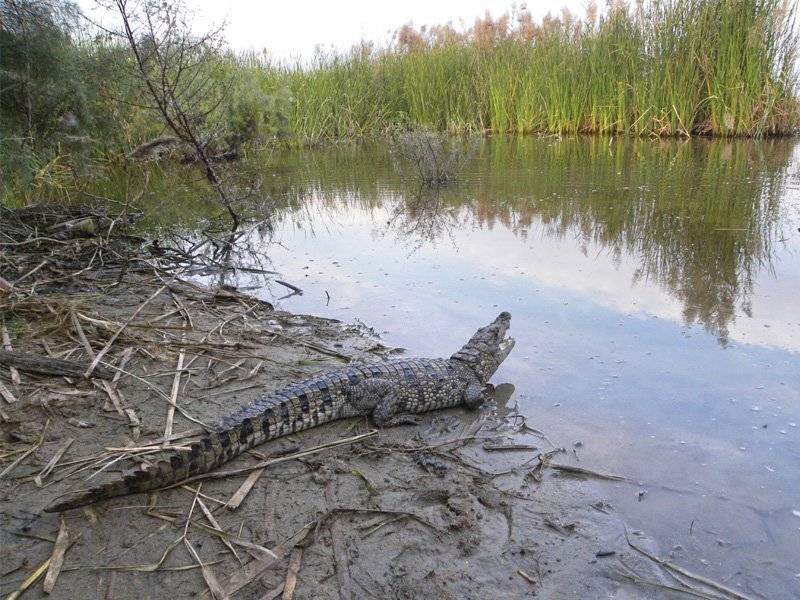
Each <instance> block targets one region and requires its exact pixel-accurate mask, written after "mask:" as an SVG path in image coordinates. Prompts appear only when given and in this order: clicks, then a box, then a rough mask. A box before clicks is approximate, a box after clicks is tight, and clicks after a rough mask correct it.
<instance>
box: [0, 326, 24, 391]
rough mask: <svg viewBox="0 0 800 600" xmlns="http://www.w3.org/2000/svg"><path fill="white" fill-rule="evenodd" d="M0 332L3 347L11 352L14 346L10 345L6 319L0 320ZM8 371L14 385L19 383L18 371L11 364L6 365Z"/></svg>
mask: <svg viewBox="0 0 800 600" xmlns="http://www.w3.org/2000/svg"><path fill="white" fill-rule="evenodd" d="M0 333H2V337H3V349H4V350H7V351H8V352H11V351H13V350H14V348H12V347H11V336H9V335H8V328H6V320H5V319H3V320H2V321H0ZM8 372H9V373H10V374H11V383H13V384H14V385H19V384H20V378H19V371H17V368H16V367H14V366H13V365H12V366H10V367H8Z"/></svg>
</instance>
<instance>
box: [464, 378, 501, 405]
mask: <svg viewBox="0 0 800 600" xmlns="http://www.w3.org/2000/svg"><path fill="white" fill-rule="evenodd" d="M493 393H494V386H493V385H492V384H491V383H487V384H486V385H481V384H480V383H470V384H469V385H468V386H467V389H466V390H464V404H466V405H467V408H478V407H479V406H480V405H481V404H483V403H484V402H486V401H488V400H489V399H491V397H492V394H493Z"/></svg>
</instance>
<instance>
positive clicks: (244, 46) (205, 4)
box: [78, 0, 588, 60]
mask: <svg viewBox="0 0 800 600" xmlns="http://www.w3.org/2000/svg"><path fill="white" fill-rule="evenodd" d="M587 2H588V0H534V1H533V2H529V3H528V4H527V8H528V10H529V11H530V12H531V14H532V15H533V16H534V17H535V18H541V17H542V16H544V15H545V14H547V13H548V12H552V13H559V12H560V11H561V9H562V7H567V8H569V9H570V11H572V12H573V13H578V14H583V13H584V11H585V7H586V4H587ZM78 4H79V5H80V7H81V8H82V9H83V10H84V12H86V13H87V14H89V15H93V16H94V17H95V18H98V13H97V9H96V8H95V1H94V0H78ZM186 4H187V6H188V7H190V8H191V9H192V10H193V11H195V12H196V16H195V19H194V22H195V23H196V31H205V30H210V29H212V28H213V26H214V25H219V24H220V23H221V22H223V21H224V22H226V23H227V27H226V30H225V37H226V38H227V40H228V43H229V44H230V46H231V47H232V48H233V49H235V50H255V51H261V50H262V49H266V50H267V51H268V52H269V54H270V55H271V56H273V57H274V58H276V59H280V60H288V59H293V58H309V57H310V56H311V55H312V54H313V53H314V49H315V48H316V47H317V46H321V47H322V48H323V49H331V48H334V49H338V50H346V49H348V48H350V47H351V46H353V45H355V44H358V43H359V42H360V41H361V40H366V41H372V42H377V43H378V44H384V45H385V44H386V43H388V42H389V41H390V39H391V35H392V33H393V32H394V31H396V30H397V29H398V28H399V27H400V26H402V25H403V24H405V23H409V22H413V24H414V25H416V26H420V25H439V24H445V23H447V22H452V24H453V25H454V26H455V27H456V28H460V27H459V25H466V26H469V25H471V24H472V23H473V22H474V20H475V18H476V17H478V16H483V15H484V14H485V13H486V11H487V10H488V11H489V12H490V13H491V14H492V15H493V16H495V17H497V16H500V15H502V14H503V13H504V12H509V11H510V10H511V8H512V2H511V1H510V0H509V1H499V2H498V1H496V0H495V1H493V0H401V1H400V2H380V1H376V0H340V1H338V2H332V1H330V0H327V1H319V0H303V1H300V2H298V1H288V2H287V1H285V0H284V1H281V2H270V1H265V0H229V1H228V2H224V1H220V0H186ZM517 6H520V4H519V3H518V4H517Z"/></svg>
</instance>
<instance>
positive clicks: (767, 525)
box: [257, 138, 800, 598]
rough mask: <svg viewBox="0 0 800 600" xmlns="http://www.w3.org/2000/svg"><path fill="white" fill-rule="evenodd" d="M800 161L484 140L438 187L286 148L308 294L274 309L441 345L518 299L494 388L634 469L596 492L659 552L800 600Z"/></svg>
mask: <svg viewBox="0 0 800 600" xmlns="http://www.w3.org/2000/svg"><path fill="white" fill-rule="evenodd" d="M799 164H800V146H797V147H796V146H795V143H794V142H793V141H774V142H719V141H718V142H709V141H693V142H675V141H671V142H651V141H646V140H640V141H637V140H634V141H624V142H621V141H619V140H613V141H609V140H608V139H592V140H554V139H547V140H540V139H531V138H525V139H519V140H489V141H487V142H485V143H483V144H482V145H481V146H480V147H479V148H478V149H477V154H476V155H475V157H474V159H473V160H472V161H471V162H470V163H469V164H468V166H467V167H466V170H465V173H464V175H463V177H462V178H461V180H460V183H459V184H458V185H457V186H455V187H451V188H448V189H446V190H442V191H440V192H438V193H433V192H429V191H425V190H420V189H419V188H418V186H416V185H415V183H414V181H413V176H412V175H413V173H412V172H410V171H407V170H405V171H404V170H403V169H400V170H398V168H397V165H395V164H393V160H392V158H391V157H390V156H389V155H388V153H387V151H386V149H385V148H384V147H381V146H372V145H367V146H361V147H357V148H352V147H345V148H328V149H323V150H318V151H313V152H303V153H297V154H287V155H281V156H277V157H273V161H272V162H271V163H269V164H267V165H263V166H262V167H260V168H261V169H262V170H263V175H264V178H265V180H266V187H265V192H267V193H269V194H270V195H271V196H272V197H273V198H275V199H276V202H277V204H278V205H279V206H280V210H279V217H278V218H277V219H276V223H275V233H274V238H273V239H274V241H275V242H278V243H277V244H273V245H272V246H271V248H270V249H269V254H270V256H271V259H272V261H273V263H274V265H275V266H276V267H278V268H279V269H280V271H281V272H282V273H283V275H284V279H287V280H289V281H291V282H292V283H294V284H296V285H298V286H300V287H301V288H303V290H304V292H305V293H304V294H303V295H302V296H298V295H294V296H291V297H288V298H285V299H283V300H279V301H278V304H279V306H281V307H282V308H285V309H287V310H292V311H299V312H309V313H314V314H320V315H325V316H330V317H334V318H337V319H341V320H343V321H347V322H354V321H357V320H360V321H363V322H364V323H366V324H368V325H370V326H373V327H374V328H375V329H376V330H377V331H378V332H380V333H381V335H382V337H383V339H384V340H385V342H386V343H387V344H389V345H397V346H403V347H405V348H407V349H408V351H409V353H410V354H413V355H430V356H448V355H449V354H450V353H451V352H452V351H453V350H454V349H456V348H457V347H459V346H460V345H461V344H462V343H463V341H464V340H465V339H466V338H467V337H468V336H469V335H470V334H471V333H472V332H473V331H474V329H475V328H477V327H478V326H480V325H483V324H485V323H487V322H489V321H490V320H492V319H493V318H494V317H495V316H496V314H497V313H498V312H500V311H501V310H508V311H510V312H511V313H512V315H513V319H512V334H513V335H514V337H515V338H516V340H517V345H516V348H515V350H514V351H513V353H512V355H511V356H510V357H509V359H508V360H507V361H506V362H505V364H504V365H503V366H502V368H501V369H500V371H499V372H498V373H497V375H496V377H495V381H496V382H504V381H507V382H511V383H513V384H514V386H515V387H516V392H515V394H514V397H513V399H512V401H513V400H516V401H518V402H519V404H520V406H521V409H522V411H523V412H524V413H525V414H526V415H528V417H529V422H530V423H531V425H533V426H535V427H536V428H537V429H540V430H543V431H545V432H547V434H548V437H549V438H550V439H552V440H554V441H556V443H558V444H559V445H565V446H567V447H568V448H569V449H570V451H571V450H572V448H573V447H574V449H575V453H576V454H575V455H572V459H573V461H574V460H575V457H576V456H577V458H578V459H579V462H577V463H576V464H579V465H580V466H583V467H586V468H590V469H594V470H598V471H603V472H608V473H616V474H622V475H625V476H627V477H629V478H630V479H632V480H633V481H634V482H635V483H609V482H595V481H592V482H588V483H585V484H581V485H586V486H594V488H595V490H596V492H597V493H598V494H600V495H601V496H604V497H605V498H606V499H607V500H608V501H609V502H610V503H611V504H612V505H613V506H614V508H615V509H616V511H617V512H618V514H620V515H621V517H622V518H623V519H624V520H625V521H626V522H627V524H628V526H629V528H632V529H641V530H643V531H644V532H646V533H647V534H648V535H649V536H651V537H653V538H654V539H656V540H658V543H659V546H660V550H661V554H662V555H663V556H667V555H668V554H669V553H670V552H672V556H674V560H676V561H677V562H679V563H680V564H682V565H684V566H685V567H687V568H689V569H690V570H692V571H695V572H697V573H702V574H706V575H708V576H710V577H714V578H716V579H719V580H723V581H729V580H733V581H748V582H749V585H750V586H751V588H752V589H753V590H755V591H757V592H760V593H762V594H765V595H766V596H768V597H787V598H788V597H796V596H798V595H800V512H798V511H800V471H799V470H798V461H799V460H800V425H799V424H800V369H799V367H800V310H798V298H800V230H798V227H800V177H799V176H798V165H799ZM286 292H287V290H286V289H284V288H282V287H280V286H278V285H275V284H272V285H270V286H269V287H267V288H263V289H259V290H258V291H257V293H260V294H262V295H264V297H267V298H269V299H273V300H274V299H275V298H277V297H278V296H280V295H282V294H285V293H286ZM326 292H327V294H326ZM576 442H581V444H578V445H577V446H573V444H574V443H576ZM642 492H644V494H642Z"/></svg>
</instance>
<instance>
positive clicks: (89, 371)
mask: <svg viewBox="0 0 800 600" xmlns="http://www.w3.org/2000/svg"><path fill="white" fill-rule="evenodd" d="M180 272H181V271H179V272H178V273H176V274H175V275H174V276H173V280H174V279H175V277H177V276H178V274H179V273H180ZM168 287H169V284H168V283H167V284H164V285H162V286H161V287H160V288H158V289H157V290H156V291H155V292H153V294H152V295H151V296H150V297H149V298H148V299H147V300H145V301H144V302H142V303H141V304H140V305H139V306H138V308H137V309H136V310H135V311H133V314H132V315H131V316H130V317H128V320H127V321H125V322H124V323H123V324H122V326H121V327H120V328H119V329H118V330H117V331H116V333H114V334H113V335H112V336H111V337H110V338H109V340H108V341H107V342H106V345H105V346H103V348H102V350H100V352H98V353H97V356H95V357H94V360H93V361H92V364H90V365H89V368H88V369H86V373H84V377H89V376H90V375H91V374H92V371H94V368H95V367H96V366H97V365H98V364H99V363H100V361H101V360H102V358H103V357H104V356H105V355H106V353H107V352H108V351H109V350H110V349H111V346H112V345H113V343H114V342H115V341H116V339H117V338H118V337H119V335H120V334H121V333H122V332H123V331H124V330H125V328H126V327H127V326H128V325H129V324H130V323H131V322H132V321H133V320H134V319H135V318H136V316H137V315H138V314H139V313H140V312H142V310H143V309H144V307H145V306H147V305H148V304H150V302H151V301H152V300H154V299H155V298H156V296H158V295H159V294H160V293H161V292H163V291H164V290H165V289H167V288H168Z"/></svg>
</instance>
